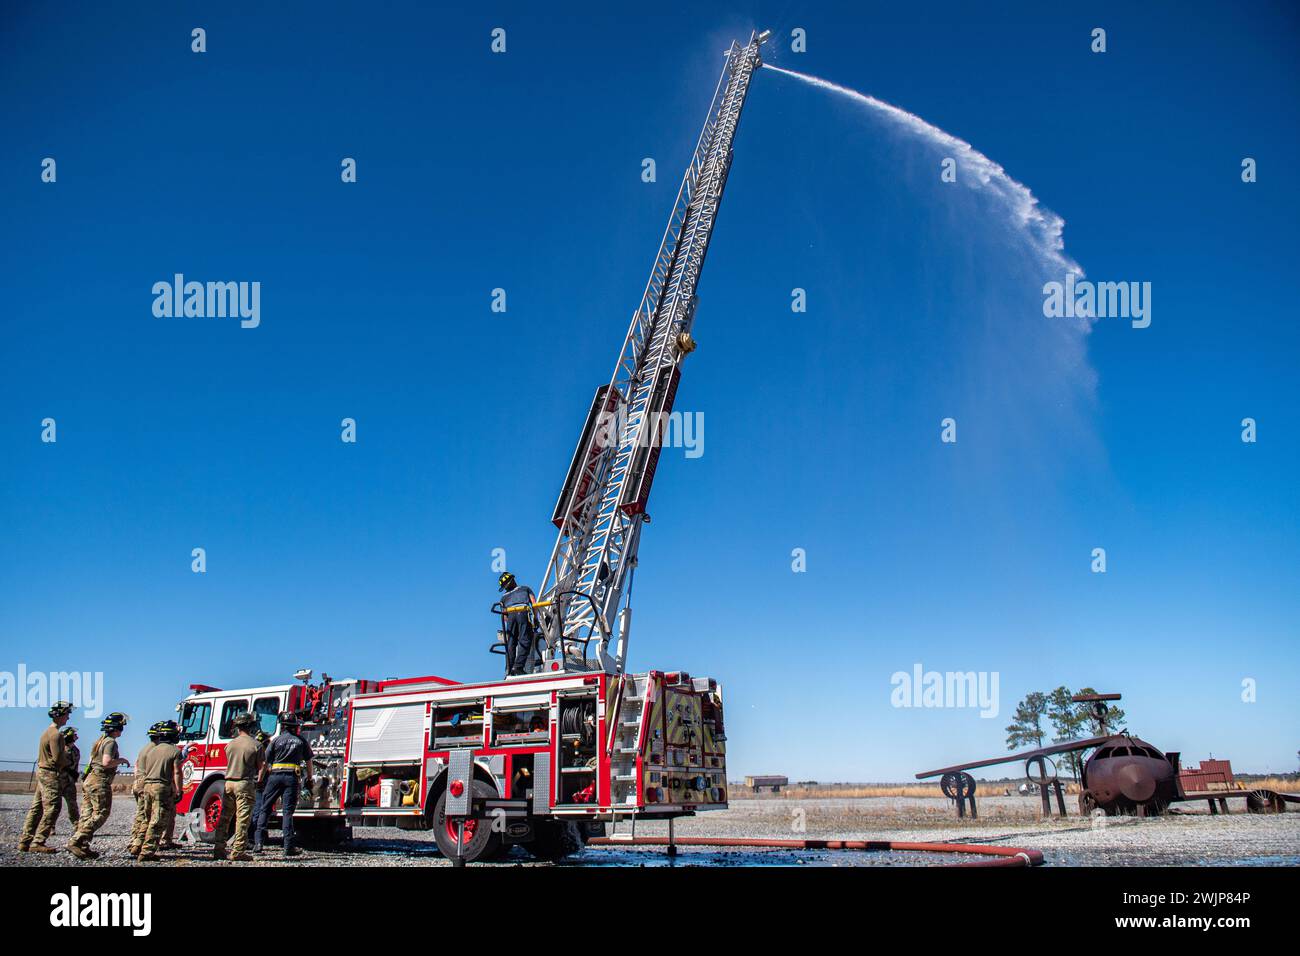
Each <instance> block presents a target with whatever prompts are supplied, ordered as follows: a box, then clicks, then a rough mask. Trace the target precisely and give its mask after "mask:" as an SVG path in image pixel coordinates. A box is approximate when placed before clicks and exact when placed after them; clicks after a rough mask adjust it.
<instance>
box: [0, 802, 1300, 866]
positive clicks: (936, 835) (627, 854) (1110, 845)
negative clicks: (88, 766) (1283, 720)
mask: <svg viewBox="0 0 1300 956" xmlns="http://www.w3.org/2000/svg"><path fill="white" fill-rule="evenodd" d="M30 799H31V798H30V797H28V796H25V795H14V794H2V795H0V866H11V865H25V866H95V865H98V866H120V865H124V864H125V865H131V866H137V865H139V866H214V865H235V866H286V865H287V866H447V865H449V864H448V862H447V861H446V860H444V859H443V858H442V857H441V856H440V855H439V854H438V851H437V848H436V846H435V845H434V842H433V836H432V834H430V833H411V832H406V831H399V830H388V829H374V828H369V827H362V828H358V829H357V830H356V831H355V838H354V840H353V841H352V843H351V844H350V845H349V846H348V847H346V848H343V849H336V850H316V849H310V850H308V851H307V852H306V853H305V854H304V856H302V857H299V858H297V859H295V860H284V859H283V858H282V857H281V856H280V853H279V851H278V849H275V848H272V849H271V850H269V851H268V852H267V853H265V854H263V855H262V856H260V857H258V858H257V860H256V862H254V863H245V864H214V863H213V861H212V860H211V859H210V858H209V854H210V852H211V851H210V849H209V848H208V847H207V846H205V845H199V846H197V847H185V848H184V849H182V850H180V851H177V852H175V853H170V854H165V855H164V859H163V860H161V861H159V862H158V863H152V864H137V863H136V862H135V861H134V860H133V859H132V858H131V857H129V856H128V855H127V853H126V840H127V837H128V835H129V833H130V829H131V820H132V817H133V816H134V813H135V804H134V801H132V800H131V798H130V797H129V796H126V797H119V798H117V799H115V800H114V803H113V813H112V816H111V817H110V818H109V821H108V823H107V824H106V825H105V827H104V829H102V830H101V831H100V832H99V835H98V836H97V837H96V839H95V844H94V845H95V848H96V850H98V851H99V853H100V857H99V859H98V860H96V861H94V862H93V863H83V862H81V861H78V860H77V859H76V858H75V857H73V856H72V855H71V854H70V853H68V852H66V851H65V850H63V849H62V847H63V845H64V843H66V842H67V838H68V834H69V828H68V824H67V821H66V819H63V820H60V822H59V825H58V827H57V828H56V830H55V836H54V837H53V838H52V839H51V840H50V845H51V846H54V847H59V848H60V852H59V853H57V854H55V855H49V856H42V855H38V854H19V853H18V851H17V847H16V843H17V838H18V833H19V831H20V830H21V829H22V823H23V817H24V815H25V814H26V812H27V806H28V804H29V802H30ZM979 810H980V818H979V820H978V821H973V822H972V821H969V820H967V821H958V820H957V818H956V815H955V814H954V812H953V811H952V809H951V807H950V805H949V804H948V802H947V801H946V800H943V799H936V798H924V797H871V798H864V799H818V800H794V799H789V800H772V799H762V800H746V799H741V800H735V801H733V802H732V804H731V807H730V808H729V809H727V810H722V811H715V812H712V813H704V814H700V815H699V816H697V817H694V818H687V819H684V820H679V821H677V825H676V832H677V834H678V835H679V836H713V837H737V838H764V837H766V838H777V839H802V838H843V839H850V840H895V841H936V842H955V843H990V844H997V845H1004V846H1006V845H1010V846H1020V847H1029V848H1033V849H1038V850H1041V851H1043V856H1044V858H1045V861H1046V862H1047V864H1049V865H1058V866H1060V865H1064V866H1081V865H1082V866H1088V865H1091V866H1111V865H1133V864H1147V865H1157V866H1160V865H1189V864H1197V865H1205V864H1209V865H1220V866H1231V865H1257V866H1259V865H1262V866H1295V865H1300V813H1295V812H1291V813H1284V814H1276V815H1272V814H1264V815H1252V814H1245V813H1233V814H1231V815H1230V816H1213V817H1212V816H1210V815H1208V814H1206V813H1203V812H1197V813H1186V814H1176V815H1169V816H1165V817H1161V818H1158V819H1150V820H1138V819H1128V818H1107V819H1105V820H1104V822H1103V823H1102V825H1097V826H1093V825H1091V824H1092V821H1089V820H1083V819H1080V818H1079V817H1076V816H1071V817H1068V818H1067V819H1065V820H1061V819H1059V818H1053V819H1051V820H1048V821H1040V820H1039V819H1038V802H1037V798H1024V797H987V798H983V799H981V800H980V803H979ZM666 832H667V825H666V824H662V823H658V824H648V823H647V824H641V825H639V826H638V827H637V834H638V835H647V836H649V835H658V834H663V833H666ZM273 838H274V834H273ZM954 859H955V858H953V857H949V856H947V855H942V854H919V853H892V852H871V853H863V852H853V851H835V850H828V851H807V850H798V851H794V850H753V849H735V850H731V849H725V848H712V847H709V848H694V847H682V848H681V850H680V855H679V856H678V858H677V860H676V864H675V865H678V866H681V865H704V866H862V865H876V866H878V865H896V866H916V865H935V864H940V863H948V862H952V861H953V860H954ZM961 859H963V860H969V859H971V858H970V857H967V856H963V857H961ZM670 862H671V861H669V860H668V858H667V855H666V854H665V852H664V850H663V849H662V848H655V847H651V848H645V847H589V848H587V849H586V850H584V851H583V852H582V853H581V854H579V855H578V856H575V857H572V858H570V859H569V860H567V861H565V863H564V864H563V865H572V866H660V865H667V864H669V863H670ZM499 865H501V864H499ZM503 865H545V864H536V863H535V862H534V861H533V859H532V857H531V856H529V855H528V854H527V852H525V851H523V850H521V849H516V850H515V851H513V852H512V853H511V855H510V856H509V857H507V858H506V859H505V860H504V861H503Z"/></svg>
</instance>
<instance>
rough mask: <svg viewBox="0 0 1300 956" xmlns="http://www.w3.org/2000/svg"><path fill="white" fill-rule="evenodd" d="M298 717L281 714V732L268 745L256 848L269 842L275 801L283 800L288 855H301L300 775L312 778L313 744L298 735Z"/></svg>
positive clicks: (258, 849) (281, 803) (282, 825)
mask: <svg viewBox="0 0 1300 956" xmlns="http://www.w3.org/2000/svg"><path fill="white" fill-rule="evenodd" d="M298 723H299V721H298V717H297V715H295V714H290V713H283V714H281V715H280V727H281V730H280V734H279V736H277V737H276V738H275V739H274V740H272V741H271V744H270V746H269V747H267V748H266V763H265V764H263V766H262V773H263V774H265V775H266V788H265V789H264V790H263V791H262V812H261V813H259V814H258V815H257V834H256V835H255V836H254V838H253V852H254V853H260V852H261V850H262V844H264V843H265V842H266V822H267V818H268V817H270V815H271V808H272V807H274V806H275V801H276V800H277V799H278V800H279V801H280V832H281V833H282V834H283V835H284V842H283V846H284V855H285V856H298V855H299V854H300V853H301V852H302V851H301V850H299V849H298V848H297V847H295V846H294V845H293V811H294V810H296V809H297V807H298V789H299V782H298V775H299V774H300V773H305V774H306V776H307V778H308V779H310V778H311V761H312V752H311V747H310V746H308V744H307V741H305V740H303V739H302V738H301V737H300V736H298Z"/></svg>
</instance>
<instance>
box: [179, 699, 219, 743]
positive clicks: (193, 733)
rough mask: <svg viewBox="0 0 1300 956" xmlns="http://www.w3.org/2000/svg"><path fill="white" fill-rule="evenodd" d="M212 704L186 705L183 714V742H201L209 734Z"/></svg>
mask: <svg viewBox="0 0 1300 956" xmlns="http://www.w3.org/2000/svg"><path fill="white" fill-rule="evenodd" d="M211 713H212V705H211V704H210V703H201V704H186V705H185V708H184V710H183V711H182V712H181V740H199V739H200V738H202V737H205V736H206V735H207V733H208V717H209V715H211Z"/></svg>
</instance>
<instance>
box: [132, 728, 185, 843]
mask: <svg viewBox="0 0 1300 956" xmlns="http://www.w3.org/2000/svg"><path fill="white" fill-rule="evenodd" d="M180 736H181V729H180V728H179V727H178V726H176V721H174V720H168V721H164V722H163V723H162V724H159V725H158V742H157V743H156V744H155V745H154V747H153V749H152V750H150V751H149V753H148V754H146V755H145V758H144V760H142V761H141V762H140V763H139V764H137V765H136V773H138V774H140V775H142V776H143V778H144V784H143V786H142V788H141V793H142V794H143V796H144V801H145V811H146V813H148V815H149V829H148V830H146V831H145V834H144V842H143V843H142V844H141V845H140V854H139V856H137V857H136V859H138V860H139V861H140V862H142V863H144V862H148V861H151V860H156V859H158V854H157V852H156V851H157V850H158V848H159V845H160V844H161V843H162V842H163V836H164V835H165V834H166V832H167V824H168V819H169V818H168V812H169V811H173V808H174V807H175V806H176V799H177V798H178V797H179V796H180V795H181V790H182V785H181V752H180V750H179V749H178V748H177V746H176V743H177V742H178V741H179V740H180ZM173 812H174V811H173Z"/></svg>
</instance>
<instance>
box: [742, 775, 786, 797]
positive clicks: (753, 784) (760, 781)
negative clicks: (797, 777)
mask: <svg viewBox="0 0 1300 956" xmlns="http://www.w3.org/2000/svg"><path fill="white" fill-rule="evenodd" d="M789 784H790V778H789V777H780V776H776V775H774V774H769V775H768V776H766V777H746V778H745V786H747V787H748V788H749V789H750V790H753V791H754V792H755V793H758V792H759V791H760V790H762V789H763V788H764V787H771V788H772V792H773V793H780V792H781V788H782V787H785V786H789Z"/></svg>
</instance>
